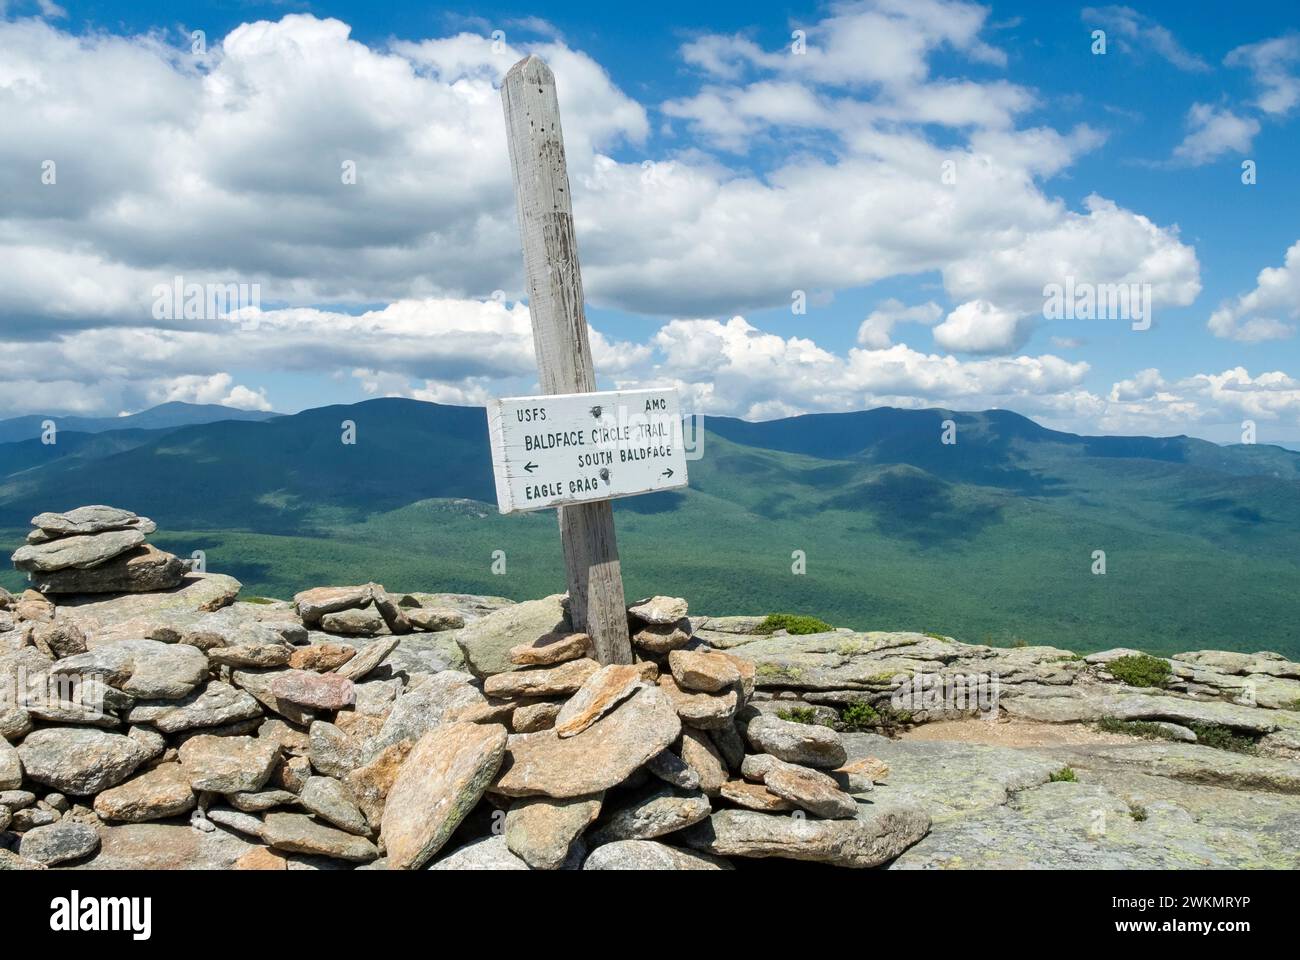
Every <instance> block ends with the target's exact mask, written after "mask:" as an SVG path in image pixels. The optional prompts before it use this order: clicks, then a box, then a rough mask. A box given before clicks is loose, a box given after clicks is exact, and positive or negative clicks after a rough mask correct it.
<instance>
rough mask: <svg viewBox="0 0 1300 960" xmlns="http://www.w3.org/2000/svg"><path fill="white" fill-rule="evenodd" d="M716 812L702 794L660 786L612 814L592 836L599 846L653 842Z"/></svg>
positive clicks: (592, 840)
mask: <svg viewBox="0 0 1300 960" xmlns="http://www.w3.org/2000/svg"><path fill="white" fill-rule="evenodd" d="M711 812H712V807H711V806H710V805H709V798H708V797H706V796H705V795H704V794H702V793H679V792H678V791H676V790H675V789H674V788H672V787H670V786H668V785H667V784H660V785H658V786H656V787H653V788H651V789H650V790H649V791H646V792H643V793H641V794H640V795H638V796H636V797H635V798H634V799H632V800H631V801H630V802H627V803H626V804H624V805H622V806H620V807H618V808H617V809H616V810H613V811H610V812H609V813H608V815H607V816H606V817H605V818H604V819H603V821H602V822H601V823H600V825H599V826H598V827H597V828H596V829H595V830H594V831H593V832H592V834H591V840H590V842H591V844H592V845H593V846H598V845H600V844H604V843H612V842H613V841H615V840H653V839H655V838H656V837H662V836H664V835H665V834H669V833H675V832H676V831H678V830H683V829H685V828H686V827H689V826H691V824H694V823H699V822H700V821H701V820H703V819H705V818H706V817H707V816H708V815H709V814H710V813H711Z"/></svg>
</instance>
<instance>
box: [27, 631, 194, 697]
mask: <svg viewBox="0 0 1300 960" xmlns="http://www.w3.org/2000/svg"><path fill="white" fill-rule="evenodd" d="M208 668H209V665H208V658H207V656H206V655H205V654H204V653H203V651H202V650H198V649H196V648H194V647H190V646H186V645H184V644H175V643H160V642H158V641H157V640H120V641H118V642H116V643H109V644H105V645H104V646H99V647H95V648H94V649H92V650H90V651H88V652H87V653H82V654H78V655H77V656H73V657H64V658H63V659H62V660H59V661H58V662H57V663H55V664H54V667H53V669H52V670H51V671H50V674H51V676H80V677H86V676H97V677H101V678H103V680H104V682H105V683H107V684H108V685H109V686H111V687H113V688H114V689H116V690H121V691H122V692H123V693H128V694H130V695H131V696H133V697H137V698H139V699H141V700H179V699H180V698H182V697H184V696H185V695H186V694H188V693H189V692H190V691H191V690H193V689H194V688H195V687H197V686H198V685H199V684H201V683H203V682H204V681H205V680H207V677H208Z"/></svg>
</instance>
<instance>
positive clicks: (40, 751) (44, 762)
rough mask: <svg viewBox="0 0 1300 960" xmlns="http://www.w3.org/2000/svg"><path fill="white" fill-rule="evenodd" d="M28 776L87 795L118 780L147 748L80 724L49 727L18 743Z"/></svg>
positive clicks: (131, 769)
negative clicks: (78, 725) (79, 725)
mask: <svg viewBox="0 0 1300 960" xmlns="http://www.w3.org/2000/svg"><path fill="white" fill-rule="evenodd" d="M18 755H19V756H20V757H21V758H22V762H23V769H24V771H25V772H26V775H27V777H28V779H30V780H34V781H36V782H37V783H40V784H44V785H45V786H47V787H53V788H54V789H56V790H58V791H59V792H61V793H67V794H71V795H73V796H76V797H84V796H89V795H91V794H95V793H99V792H100V791H101V790H107V789H108V788H109V787H113V786H116V785H117V784H119V783H121V782H122V781H123V780H125V779H126V778H127V777H129V776H130V775H131V774H132V773H134V772H135V769H136V767H138V766H140V764H142V763H144V761H145V760H146V759H147V757H148V751H146V750H145V748H144V747H142V746H140V744H138V743H136V742H135V741H134V740H132V739H130V738H129V737H125V736H122V735H121V734H118V733H106V732H104V731H102V730H91V729H86V728H82V727H50V728H47V729H44V730H37V731H35V732H33V733H30V734H28V735H27V737H26V739H24V740H23V742H22V743H21V744H19V746H18Z"/></svg>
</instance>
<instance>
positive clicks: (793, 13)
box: [0, 0, 1300, 442]
mask: <svg viewBox="0 0 1300 960" xmlns="http://www.w3.org/2000/svg"><path fill="white" fill-rule="evenodd" d="M0 10H2V11H3V13H4V20H5V22H4V23H3V24H0V63H5V64H8V66H7V67H0V108H3V109H4V110H5V112H6V113H7V114H8V115H9V118H10V121H11V122H10V123H8V124H6V128H7V129H6V130H0V198H2V199H3V200H4V201H5V202H4V204H3V208H2V209H0V245H4V246H5V247H6V248H7V251H8V252H9V253H10V256H9V258H8V263H9V266H8V270H9V271H10V274H9V276H5V275H4V272H3V270H4V268H0V280H4V281H5V282H3V283H0V291H6V290H7V291H8V292H7V293H5V292H0V348H3V353H0V416H2V415H6V414H9V415H13V414H19V413H29V412H49V413H60V412H77V413H97V414H110V415H111V414H114V413H118V412H126V411H132V410H136V409H140V408H142V407H144V406H148V405H150V404H152V403H156V402H159V401H161V400H167V399H186V400H201V401H208V402H226V403H231V404H233V405H239V406H262V407H269V408H274V409H277V410H283V411H293V410H297V409H301V408H304V407H308V406H317V405H321V404H324V403H332V402H350V401H354V400H358V399H363V398H365V397H368V396H376V395H385V394H400V395H407V396H416V397H421V398H425V399H435V400H441V401H444V402H460V403H475V402H482V400H484V399H485V398H486V397H488V396H496V395H506V394H518V393H527V392H531V391H532V390H533V389H534V383H533V380H532V378H531V372H530V371H531V366H530V364H531V346H530V343H529V341H528V335H527V330H528V326H527V314H526V309H525V306H524V305H521V304H519V303H518V300H517V298H518V296H519V294H520V289H519V288H520V286H521V282H520V281H521V270H520V268H519V256H518V248H517V233H516V232H515V225H514V220H513V207H512V204H511V203H510V194H509V181H508V167H507V165H506V164H505V160H504V147H503V139H502V134H501V129H500V127H501V120H500V107H499V103H498V102H497V101H496V98H495V90H494V86H495V85H496V84H497V83H499V78H500V76H501V74H502V73H503V72H504V70H505V69H507V68H508V67H509V65H510V63H511V62H513V59H514V58H516V57H517V56H519V55H523V54H525V53H528V52H538V53H540V54H542V55H543V56H545V57H547V59H548V61H550V62H551V63H552V65H553V67H554V68H555V71H556V75H557V82H558V84H559V87H560V94H561V103H562V107H563V109H564V120H565V132H566V138H567V145H568V148H569V156H570V167H571V176H572V178H573V180H574V198H575V211H576V215H577V219H578V226H579V245H580V251H581V252H582V256H583V263H584V277H585V279H586V282H587V292H588V300H589V314H588V316H589V320H590V322H591V324H592V326H593V328H594V329H595V330H596V331H597V344H596V360H597V368H598V373H600V375H601V379H602V382H603V383H604V384H605V385H608V386H615V385H626V386H632V385H637V384H644V383H664V382H676V383H677V384H678V385H679V387H680V389H681V390H682V391H683V396H684V400H685V403H686V405H687V406H688V407H694V408H696V409H700V410H703V411H705V412H715V413H727V414H736V415H741V416H747V417H752V418H767V417H771V416H779V415H786V414H793V413H799V412H805V411H811V410H836V409H857V408H862V407H866V406H872V405H877V404H880V403H890V404H894V405H902V406H926V405H943V406H950V407H956V408H960V409H974V408H981V407H988V406H1000V407H1007V408H1010V409H1014V410H1017V411H1020V412H1022V413H1025V414H1027V415H1030V416H1033V417H1035V418H1036V419H1038V420H1040V421H1042V422H1044V423H1048V424H1050V425H1053V426H1058V427H1062V428H1066V429H1073V430H1078V431H1080V432H1088V433H1096V432H1113V433H1128V432H1141V433H1158V434H1163V433H1181V432H1186V433H1192V434H1195V435H1200V436H1206V437H1209V438H1211V439H1215V440H1222V441H1232V440H1236V439H1237V438H1238V437H1239V436H1240V433H1241V424H1242V422H1243V421H1244V420H1253V421H1255V422H1256V423H1257V425H1258V435H1259V438H1260V439H1261V440H1263V441H1268V440H1275V441H1290V442H1294V441H1296V440H1300V346H1297V339H1296V327H1297V326H1300V216H1298V214H1300V187H1298V186H1297V179H1296V172H1295V158H1296V157H1297V156H1300V150H1297V147H1298V146H1300V143H1298V142H1297V138H1298V136H1300V134H1298V131H1300V124H1297V122H1296V121H1297V117H1300V13H1297V11H1296V9H1295V7H1294V5H1287V4H1268V3H1265V4H1249V5H1245V4H1243V5H1231V6H1224V7H1221V5H1209V4H1174V3H1146V4H1135V5H1132V6H1120V5H1104V4H1096V5H1088V4H1078V5H1076V4H1066V3H1052V4H1042V3H999V2H994V3H989V4H984V5H979V4H968V3H961V2H957V0H952V2H943V0H916V2H910V3H903V2H901V0H863V2H854V3H839V4H799V5H784V4H752V3H751V4H698V3H693V4H678V3H666V4H665V3H659V4H655V5H645V6H643V7H642V8H640V9H619V8H617V7H616V6H614V5H609V4H575V3H566V4H548V3H532V4H505V5H502V4H492V5H481V4H480V5H463V6H461V5H458V6H443V5H430V4H390V5H370V4H344V3H333V4H331V3H302V4H292V3H289V4H252V3H250V4H234V5H230V4H203V3H186V4H162V3H130V4H125V3H74V2H69V3H65V4H63V5H62V6H61V7H55V6H53V5H52V4H49V3H46V4H44V5H38V4H35V3H24V2H13V0H10V2H9V3H7V4H4V3H0ZM1099 29H1100V30H1104V31H1105V33H1106V52H1105V53H1104V55H1098V54H1097V53H1095V52H1094V50H1093V46H1094V39H1093V37H1092V31H1094V30H1099ZM193 30H202V31H203V32H204V39H205V47H204V49H203V50H201V51H198V52H195V51H194V50H193V49H192V44H191V31H193ZM497 30H499V31H502V32H503V36H502V37H500V38H499V40H498V42H497V43H495V44H494V43H493V40H492V35H493V31H497ZM794 30H803V31H805V35H806V36H805V39H806V49H805V52H804V53H803V54H802V55H796V54H795V52H794V51H792V50H791V34H792V31H794ZM349 158H355V161H356V164H357V170H358V171H359V178H358V182H357V183H355V184H351V185H345V186H342V187H341V186H340V185H339V183H338V176H337V171H338V169H339V165H340V162H344V163H346V162H348V161H349ZM945 159H951V160H952V162H953V164H954V166H953V170H954V171H955V181H954V182H944V181H943V180H942V172H941V169H940V165H941V164H942V163H943V162H944V161H945ZM51 161H52V162H53V163H54V164H55V167H56V169H57V172H58V177H57V181H56V182H52V183H47V182H42V181H41V179H40V172H41V171H42V170H43V169H44V167H43V164H46V163H48V162H51ZM1243 161H1252V162H1253V163H1254V164H1255V173H1256V182H1255V183H1253V184H1250V185H1247V184H1244V183H1243V182H1242V163H1243ZM1293 249H1294V250H1295V252H1294V253H1293V254H1292V256H1291V260H1290V264H1291V265H1290V266H1288V265H1287V264H1288V260H1287V256H1288V251H1291V250H1293ZM1265 270H1268V271H1271V272H1269V273H1268V274H1266V275H1265V276H1263V277H1261V276H1260V274H1261V271H1265ZM177 276H182V277H184V279H185V282H187V283H189V282H197V283H199V284H227V283H237V282H248V283H255V284H257V285H258V286H257V289H258V290H259V293H260V308H259V309H257V310H255V311H254V312H253V313H249V314H246V315H244V317H243V319H242V321H240V322H232V321H231V319H230V318H228V317H224V316H223V317H209V316H196V317H186V316H176V315H165V316H161V317H160V316H159V315H158V309H157V307H158V295H157V293H156V289H157V288H158V286H159V284H163V285H167V284H169V283H170V282H171V280H172V279H173V278H174V277H177ZM1067 277H1068V278H1071V279H1072V280H1073V281H1078V282H1079V283H1082V284H1085V285H1087V284H1100V285H1104V284H1108V283H1121V282H1122V283H1125V284H1129V283H1132V284H1138V285H1141V284H1149V285H1150V289H1151V290H1152V291H1153V301H1154V302H1153V308H1152V314H1153V323H1152V325H1151V328H1150V329H1148V330H1135V329H1133V327H1132V325H1131V324H1130V322H1129V321H1128V319H1126V318H1119V317H1112V318H1104V319H1084V320H1073V321H1070V320H1052V319H1048V318H1046V317H1045V316H1044V315H1043V310H1042V300H1043V286H1044V285H1045V284H1048V283H1054V282H1063V281H1064V280H1065V279H1066V278H1067ZM1135 289H1136V288H1135ZM796 290H803V291H804V293H805V294H806V296H807V298H808V309H807V311H806V312H805V313H800V314H796V313H792V311H791V308H790V302H791V297H792V295H793V293H794V291H796ZM494 291H496V292H497V293H496V296H495V298H494V296H493V294H494ZM250 317H252V319H251V320H250V319H249V318H250ZM740 318H743V319H740ZM864 321H865V323H864ZM6 358H7V359H6ZM6 382H7V386H6V385H5V383H6Z"/></svg>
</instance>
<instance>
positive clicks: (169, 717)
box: [126, 680, 262, 733]
mask: <svg viewBox="0 0 1300 960" xmlns="http://www.w3.org/2000/svg"><path fill="white" fill-rule="evenodd" d="M261 715H262V707H261V704H259V703H258V702H257V700H256V699H255V698H254V697H253V696H252V695H251V694H249V693H248V692H246V691H244V690H240V689H238V688H236V687H232V686H231V685H230V684H228V683H224V682H223V681H221V680H212V681H210V682H209V683H208V685H207V686H206V687H204V688H203V689H202V690H201V691H195V692H193V693H191V694H190V695H189V696H187V697H184V698H182V699H180V700H176V701H163V702H155V703H149V702H141V703H138V704H136V705H135V706H134V707H132V708H131V710H130V712H129V713H128V714H127V717H126V719H127V722H128V723H133V724H142V723H143V724H148V725H150V726H152V727H154V728H155V729H157V730H161V731H162V732H163V733H180V732H182V731H184V730H194V729H198V728H203V727H222V726H225V725H226V724H229V723H237V722H239V721H241V720H252V719H253V718H255V717H260V716H261Z"/></svg>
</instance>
